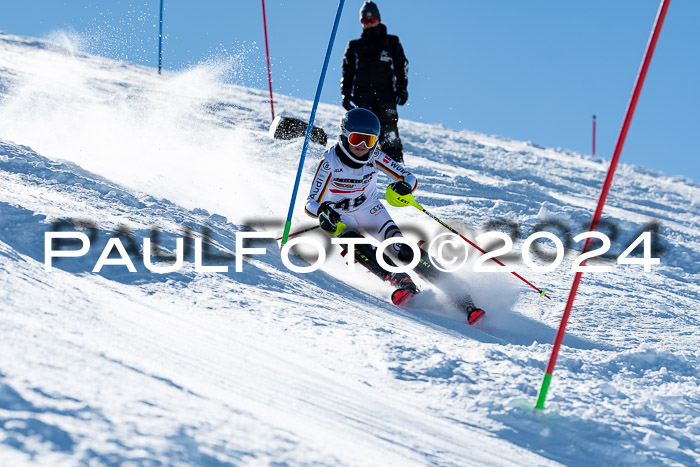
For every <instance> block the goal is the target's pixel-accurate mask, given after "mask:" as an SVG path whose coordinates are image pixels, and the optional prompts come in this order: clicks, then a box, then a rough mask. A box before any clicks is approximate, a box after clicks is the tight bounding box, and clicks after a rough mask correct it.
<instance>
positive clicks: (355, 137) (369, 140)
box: [348, 132, 377, 149]
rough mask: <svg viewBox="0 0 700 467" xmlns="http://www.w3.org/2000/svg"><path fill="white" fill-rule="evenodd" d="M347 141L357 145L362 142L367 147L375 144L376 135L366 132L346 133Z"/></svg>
mask: <svg viewBox="0 0 700 467" xmlns="http://www.w3.org/2000/svg"><path fill="white" fill-rule="evenodd" d="M348 143H350V145H351V146H355V147H357V146H359V145H360V144H362V143H364V144H365V146H366V147H367V149H370V148H373V147H374V145H375V144H377V135H370V134H367V133H358V132H352V133H350V134H349V135H348Z"/></svg>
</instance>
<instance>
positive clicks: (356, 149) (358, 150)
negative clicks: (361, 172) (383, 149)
mask: <svg viewBox="0 0 700 467" xmlns="http://www.w3.org/2000/svg"><path fill="white" fill-rule="evenodd" d="M348 146H349V147H350V152H351V153H352V155H353V156H355V157H364V156H366V155H367V153H368V152H369V149H367V146H365V145H364V144H360V145H359V146H353V145H352V144H348Z"/></svg>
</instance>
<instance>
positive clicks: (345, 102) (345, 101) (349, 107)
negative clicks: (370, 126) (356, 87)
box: [343, 96, 355, 110]
mask: <svg viewBox="0 0 700 467" xmlns="http://www.w3.org/2000/svg"><path fill="white" fill-rule="evenodd" d="M351 100H352V98H350V97H346V96H343V107H345V110H352V109H354V108H355V106H354V105H352V102H350V101H351Z"/></svg>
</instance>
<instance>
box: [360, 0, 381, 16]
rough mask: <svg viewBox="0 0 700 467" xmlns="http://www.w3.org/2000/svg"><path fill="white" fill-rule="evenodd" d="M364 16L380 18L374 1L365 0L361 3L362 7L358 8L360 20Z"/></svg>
mask: <svg viewBox="0 0 700 467" xmlns="http://www.w3.org/2000/svg"><path fill="white" fill-rule="evenodd" d="M365 18H377V21H381V20H382V17H381V15H380V14H379V8H378V7H377V4H376V3H374V2H371V1H367V2H365V3H363V4H362V7H361V8H360V21H362V20H363V19H365Z"/></svg>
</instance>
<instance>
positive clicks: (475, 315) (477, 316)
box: [467, 308, 486, 325]
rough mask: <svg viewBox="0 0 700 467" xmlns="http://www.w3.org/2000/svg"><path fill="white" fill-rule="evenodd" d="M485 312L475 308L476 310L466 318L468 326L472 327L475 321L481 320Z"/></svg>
mask: <svg viewBox="0 0 700 467" xmlns="http://www.w3.org/2000/svg"><path fill="white" fill-rule="evenodd" d="M485 314H486V312H485V311H484V310H482V309H480V308H477V309H476V310H474V311H472V312H471V313H469V317H468V318H467V321H468V322H469V324H470V325H473V324H474V323H476V322H477V321H479V320H480V319H481V318H483V317H484V315H485Z"/></svg>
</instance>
